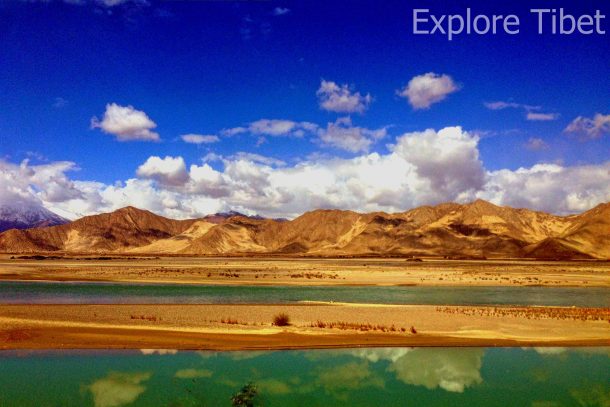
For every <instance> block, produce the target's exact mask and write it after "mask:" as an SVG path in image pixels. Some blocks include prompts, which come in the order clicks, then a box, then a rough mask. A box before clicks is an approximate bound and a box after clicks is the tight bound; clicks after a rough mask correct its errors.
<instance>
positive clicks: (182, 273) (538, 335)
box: [0, 255, 610, 349]
mask: <svg viewBox="0 0 610 407" xmlns="http://www.w3.org/2000/svg"><path fill="white" fill-rule="evenodd" d="M0 280H18V281H26V280H36V281H110V282H148V283H178V284H224V285H227V284H240V285H245V286H248V285H261V284H262V285H264V284H268V285H271V284H272V285H297V286H305V285H354V286H375V285H388V286H391V285H396V286H398V285H421V286H447V287H450V286H578V287H610V263H609V262H534V261H524V260H513V261H508V260H506V261H499V260H498V261H492V260H487V261H447V260H433V259H424V261H412V260H411V261H407V260H405V259H387V258H386V259H371V258H364V259H305V258H296V259H292V258H182V257H173V258H126V257H117V258H111V259H107V258H106V259H105V258H102V259H100V258H97V259H96V258H92V257H90V256H89V257H87V258H84V257H82V258H76V257H74V258H66V257H61V258H56V259H43V260H36V259H23V258H21V259H16V258H14V259H11V258H10V256H6V255H4V256H3V257H1V258H0ZM1 302H2V299H1V298H0V303H1ZM280 313H286V314H287V315H288V317H289V318H290V325H289V326H282V327H280V326H275V325H273V319H274V317H275V316H276V315H278V314H280ZM609 344H610V308H608V307H605V308H582V307H578V308H577V307H509V306H506V307H489V306H488V307H483V306H444V305H443V306H433V305H379V304H344V303H309V304H288V305H286V304H284V305H277V304H275V305H274V304H257V305H255V304H247V305H246V304H240V305H237V304H227V305H219V304H215V305H177V304H176V305H171V304H170V305H167V304H163V305H152V304H149V305H146V304H139V305H127V304H113V305H57V304H47V305H31V304H30V305H14V304H13V305H9V304H3V305H2V306H0V349H46V348H172V349H282V348H318V347H353V346H582V345H604V346H607V345H609Z"/></svg>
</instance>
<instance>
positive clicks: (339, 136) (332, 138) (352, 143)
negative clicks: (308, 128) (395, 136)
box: [319, 117, 387, 153]
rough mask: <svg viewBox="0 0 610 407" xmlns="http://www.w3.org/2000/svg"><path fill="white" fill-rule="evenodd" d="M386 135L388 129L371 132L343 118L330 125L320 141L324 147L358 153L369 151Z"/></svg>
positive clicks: (321, 134) (321, 133)
mask: <svg viewBox="0 0 610 407" xmlns="http://www.w3.org/2000/svg"><path fill="white" fill-rule="evenodd" d="M386 135H387V129H386V128H381V129H376V130H370V129H366V128H364V127H357V126H353V125H352V120H351V119H350V118H349V117H343V118H339V119H337V120H336V121H335V122H334V123H328V125H327V126H326V129H324V130H321V131H320V132H319V140H320V142H321V143H322V145H325V146H330V147H335V148H338V149H341V150H346V151H349V152H352V153H357V152H360V151H364V152H366V151H369V149H370V147H371V145H372V144H374V143H375V142H376V141H377V140H380V139H382V138H384V137H385V136H386Z"/></svg>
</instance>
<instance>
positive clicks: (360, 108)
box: [316, 80, 373, 113]
mask: <svg viewBox="0 0 610 407" xmlns="http://www.w3.org/2000/svg"><path fill="white" fill-rule="evenodd" d="M316 96H318V103H319V104H320V107H321V108H322V109H324V110H327V111H330V112H337V113H364V111H365V110H366V109H368V107H369V105H370V104H371V102H372V101H373V97H372V96H371V95H370V94H368V93H367V94H366V95H361V94H360V92H352V91H351V90H350V88H349V86H348V85H337V84H336V83H335V82H332V81H325V80H322V82H321V83H320V88H319V89H318V91H317V92H316Z"/></svg>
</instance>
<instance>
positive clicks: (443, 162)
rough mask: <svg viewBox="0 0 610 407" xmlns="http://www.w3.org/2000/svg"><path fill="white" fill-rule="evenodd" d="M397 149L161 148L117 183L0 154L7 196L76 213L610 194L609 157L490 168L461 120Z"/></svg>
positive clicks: (538, 201)
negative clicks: (165, 151) (281, 152)
mask: <svg viewBox="0 0 610 407" xmlns="http://www.w3.org/2000/svg"><path fill="white" fill-rule="evenodd" d="M388 149H389V151H388V152H387V153H385V154H380V153H376V152H375V153H361V154H358V155H356V156H355V157H351V158H338V157H332V156H325V155H312V156H310V157H309V158H307V159H305V160H303V161H300V162H297V163H291V164H287V163H284V162H282V161H281V160H277V159H275V158H272V157H266V156H261V155H256V154H252V153H237V154H234V155H231V156H226V157H225V156H219V155H214V156H213V157H206V160H204V161H202V162H200V163H194V164H190V165H187V163H186V162H185V160H184V159H183V158H182V157H179V156H178V157H171V156H169V157H164V158H161V157H158V156H152V157H150V158H149V159H147V160H146V161H145V162H144V163H143V164H142V165H141V166H140V167H139V168H138V169H137V171H136V175H137V176H136V177H134V178H130V179H127V180H119V181H117V182H115V183H112V184H105V183H101V182H95V181H76V180H71V179H70V177H69V172H70V171H71V170H73V169H74V168H75V166H74V163H67V162H56V163H47V164H45V165H30V164H29V163H28V162H27V161H26V162H24V163H22V164H21V165H17V164H11V163H7V162H3V161H0V170H1V171H0V177H1V178H0V180H1V181H2V182H0V198H1V197H2V196H5V197H7V198H6V199H8V200H22V201H27V202H38V203H40V204H43V205H44V206H45V207H46V208H47V209H50V210H52V211H54V212H56V213H58V214H60V215H62V216H64V217H67V218H71V219H73V218H75V217H79V216H83V215H90V214H94V213H99V212H108V211H112V210H116V209H118V208H121V207H124V206H127V205H133V206H136V207H139V208H143V209H148V210H150V211H152V212H155V213H158V214H160V215H164V216H168V217H172V218H192V217H199V216H203V215H206V214H209V213H215V212H219V211H227V210H231V209H234V210H238V211H240V212H243V213H247V214H254V213H258V214H261V215H263V216H268V217H286V218H291V217H294V216H298V215H300V214H301V213H303V212H305V211H308V210H312V209H317V208H339V209H351V210H356V211H362V212H372V211H386V212H399V211H404V210H407V209H409V208H413V207H416V206H420V205H429V204H437V203H441V202H447V201H456V202H468V201H471V200H474V199H476V198H481V199H486V200H489V201H491V202H494V203H496V204H499V205H510V206H515V207H526V208H531V209H536V210H544V211H548V212H552V213H558V214H570V213H574V212H581V211H584V210H587V209H590V208H592V207H593V206H595V205H597V204H599V203H602V202H607V201H610V161H609V162H607V163H603V164H596V165H578V166H563V165H559V164H537V165H534V166H532V167H524V168H519V169H517V170H509V169H500V170H494V171H489V170H486V169H485V167H484V165H483V163H482V162H481V160H480V157H479V149H478V137H477V136H476V135H474V134H471V133H469V132H466V131H464V130H463V129H461V128H460V127H448V128H444V129H441V130H439V131H434V130H425V131H421V132H412V133H406V134H404V135H402V136H400V137H398V138H397V139H396V140H395V142H394V144H392V145H389V146H388ZM212 158H213V159H212Z"/></svg>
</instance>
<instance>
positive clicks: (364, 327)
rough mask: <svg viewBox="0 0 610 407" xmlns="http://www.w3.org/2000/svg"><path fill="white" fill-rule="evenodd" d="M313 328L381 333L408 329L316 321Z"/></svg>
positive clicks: (392, 326)
mask: <svg viewBox="0 0 610 407" xmlns="http://www.w3.org/2000/svg"><path fill="white" fill-rule="evenodd" d="M309 326H310V327H311V328H323V329H341V330H352V331H362V332H368V331H380V332H407V329H406V328H397V327H396V326H395V325H391V326H387V325H378V324H377V325H376V324H366V323H365V324H363V323H354V322H343V321H338V322H325V321H316V322H312V323H311V324H310V325H309Z"/></svg>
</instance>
